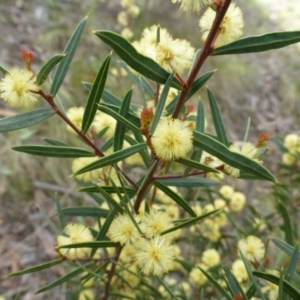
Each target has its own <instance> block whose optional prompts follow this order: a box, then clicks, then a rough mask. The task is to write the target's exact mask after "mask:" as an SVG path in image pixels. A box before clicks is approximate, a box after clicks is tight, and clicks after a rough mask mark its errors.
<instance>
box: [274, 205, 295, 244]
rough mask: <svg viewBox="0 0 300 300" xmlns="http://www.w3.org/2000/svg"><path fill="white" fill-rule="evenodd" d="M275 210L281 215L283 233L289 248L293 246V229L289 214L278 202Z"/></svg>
mask: <svg viewBox="0 0 300 300" xmlns="http://www.w3.org/2000/svg"><path fill="white" fill-rule="evenodd" d="M277 208H278V212H280V213H281V216H282V219H283V230H284V233H285V240H286V242H287V243H288V244H290V245H291V246H293V245H294V243H293V229H292V224H291V220H290V216H289V213H288V211H287V208H286V206H285V204H284V203H282V202H281V201H280V200H278V201H277Z"/></svg>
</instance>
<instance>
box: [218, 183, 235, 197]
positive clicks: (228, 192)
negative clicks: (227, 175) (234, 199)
mask: <svg viewBox="0 0 300 300" xmlns="http://www.w3.org/2000/svg"><path fill="white" fill-rule="evenodd" d="M219 192H220V194H221V195H222V196H223V197H224V198H225V199H227V200H229V199H230V198H231V196H232V195H233V193H234V189H233V187H232V186H230V185H223V186H222V187H221V188H220V191H219Z"/></svg>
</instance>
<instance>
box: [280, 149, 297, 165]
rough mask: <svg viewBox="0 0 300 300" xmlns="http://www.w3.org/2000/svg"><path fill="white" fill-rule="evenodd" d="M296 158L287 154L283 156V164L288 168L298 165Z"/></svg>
mask: <svg viewBox="0 0 300 300" xmlns="http://www.w3.org/2000/svg"><path fill="white" fill-rule="evenodd" d="M296 161H297V160H296V157H295V156H294V155H293V154H290V153H289V152H285V153H283V154H282V163H283V164H285V165H287V166H292V165H293V164H295V163H296Z"/></svg>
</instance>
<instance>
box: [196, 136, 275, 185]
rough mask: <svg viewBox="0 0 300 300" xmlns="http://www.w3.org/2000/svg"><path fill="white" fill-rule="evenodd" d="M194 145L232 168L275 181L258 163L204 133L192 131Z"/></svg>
mask: <svg viewBox="0 0 300 300" xmlns="http://www.w3.org/2000/svg"><path fill="white" fill-rule="evenodd" d="M194 145H195V146H196V147H199V148H201V149H203V150H204V151H206V152H207V153H209V154H211V155H213V156H215V157H217V158H219V159H220V160H221V161H223V162H224V163H226V164H228V165H230V166H232V167H234V168H237V169H240V170H242V171H245V172H247V173H249V174H252V175H255V176H256V178H257V179H267V180H270V181H276V178H275V177H274V176H273V174H271V173H270V171H269V170H267V169H266V168H265V167H263V166H262V165H261V164H260V163H258V162H255V161H254V160H252V159H250V158H248V157H245V156H244V155H242V154H239V153H236V152H232V151H230V150H229V149H228V148H227V147H226V146H224V145H223V144H221V143H220V142H218V141H217V140H215V139H213V138H211V137H210V136H208V135H206V134H204V133H201V132H197V131H194Z"/></svg>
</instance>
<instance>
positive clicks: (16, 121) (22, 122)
mask: <svg viewBox="0 0 300 300" xmlns="http://www.w3.org/2000/svg"><path fill="white" fill-rule="evenodd" d="M54 114H55V112H54V110H53V109H52V108H41V109H36V110H33V111H30V112H27V113H24V114H20V115H16V116H13V117H7V118H3V119H0V132H4V131H13V130H18V129H21V128H25V127H29V126H31V125H34V124H37V123H40V122H42V121H43V120H45V119H47V118H50V117H52V116H53V115H54Z"/></svg>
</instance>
